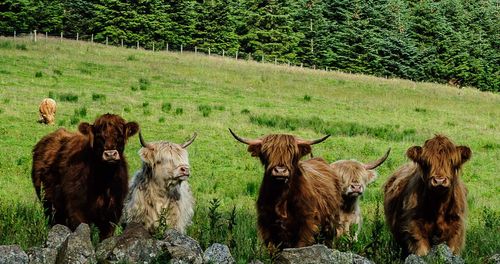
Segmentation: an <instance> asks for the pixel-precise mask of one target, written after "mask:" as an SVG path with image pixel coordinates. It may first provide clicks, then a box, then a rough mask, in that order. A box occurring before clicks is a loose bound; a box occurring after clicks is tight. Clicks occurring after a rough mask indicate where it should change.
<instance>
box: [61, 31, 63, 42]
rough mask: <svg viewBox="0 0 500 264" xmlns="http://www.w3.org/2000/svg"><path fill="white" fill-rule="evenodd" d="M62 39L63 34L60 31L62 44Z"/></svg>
mask: <svg viewBox="0 0 500 264" xmlns="http://www.w3.org/2000/svg"><path fill="white" fill-rule="evenodd" d="M62 39H63V32H62V31H61V42H62Z"/></svg>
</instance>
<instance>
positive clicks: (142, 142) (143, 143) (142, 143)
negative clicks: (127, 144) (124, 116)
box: [139, 131, 153, 149]
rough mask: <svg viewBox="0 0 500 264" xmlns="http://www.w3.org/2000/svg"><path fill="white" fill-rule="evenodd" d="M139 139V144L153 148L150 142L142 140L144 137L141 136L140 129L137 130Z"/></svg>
mask: <svg viewBox="0 0 500 264" xmlns="http://www.w3.org/2000/svg"><path fill="white" fill-rule="evenodd" d="M139 141H140V142H141V146H142V147H144V148H147V149H153V146H151V144H148V143H146V142H145V141H144V138H143V137H142V133H141V131H139Z"/></svg>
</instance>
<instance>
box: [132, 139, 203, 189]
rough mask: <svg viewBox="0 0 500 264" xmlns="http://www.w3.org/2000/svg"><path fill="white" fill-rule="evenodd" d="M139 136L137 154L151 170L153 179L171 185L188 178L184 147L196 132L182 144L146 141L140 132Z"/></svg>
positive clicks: (188, 170) (186, 153) (186, 156)
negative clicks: (139, 143)
mask: <svg viewBox="0 0 500 264" xmlns="http://www.w3.org/2000/svg"><path fill="white" fill-rule="evenodd" d="M139 138H140V140H141V145H142V148H141V149H140V150H139V156H140V157H141V159H142V161H143V162H144V163H146V164H147V166H149V167H150V168H151V169H152V170H153V177H154V180H157V181H161V182H166V183H167V185H171V184H177V183H180V182H182V181H185V180H187V179H188V178H189V176H190V169H189V159H188V152H187V151H186V148H187V147H188V146H189V145H190V144H191V143H192V142H193V141H194V139H195V138H196V133H194V135H193V137H192V138H191V139H189V140H188V141H186V142H184V143H183V144H175V143H170V142H166V141H160V142H151V143H146V142H144V139H143V138H142V135H141V134H140V133H139Z"/></svg>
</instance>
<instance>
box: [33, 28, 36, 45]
mask: <svg viewBox="0 0 500 264" xmlns="http://www.w3.org/2000/svg"><path fill="white" fill-rule="evenodd" d="M33 32H34V33H33V35H34V36H35V42H36V29H35V30H33Z"/></svg>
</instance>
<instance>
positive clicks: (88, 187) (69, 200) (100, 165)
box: [31, 114, 139, 240]
mask: <svg viewBox="0 0 500 264" xmlns="http://www.w3.org/2000/svg"><path fill="white" fill-rule="evenodd" d="M78 130H79V131H80V133H71V132H68V131H67V130H65V129H63V128H60V129H58V130H56V131H55V132H53V133H51V134H48V135H46V136H45V137H44V138H42V139H41V140H40V141H39V142H38V143H37V144H36V146H35V148H34V149H33V168H32V173H31V176H32V180H33V185H34V187H35V190H36V193H37V195H38V198H40V199H41V200H42V202H43V207H44V209H45V213H46V214H47V216H48V217H49V218H50V222H51V224H63V225H67V226H69V227H70V228H72V229H75V228H76V227H77V226H78V225H79V224H80V223H88V224H91V223H93V224H95V225H96V226H97V227H98V228H99V231H100V238H101V240H102V239H104V238H107V237H109V236H111V235H112V234H113V231H114V226H115V224H117V223H118V220H119V219H120V216H121V213H122V208H123V200H124V198H125V196H126V195H127V191H128V170H127V162H126V160H125V156H124V155H123V151H124V149H125V142H126V141H127V138H129V137H130V136H132V135H134V134H135V133H137V131H138V130H139V125H138V124H137V123H136V122H129V123H127V122H125V120H123V118H121V117H120V116H117V115H112V114H105V115H102V116H101V117H99V118H97V119H96V120H95V122H94V124H89V123H80V125H79V126H78Z"/></svg>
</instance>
